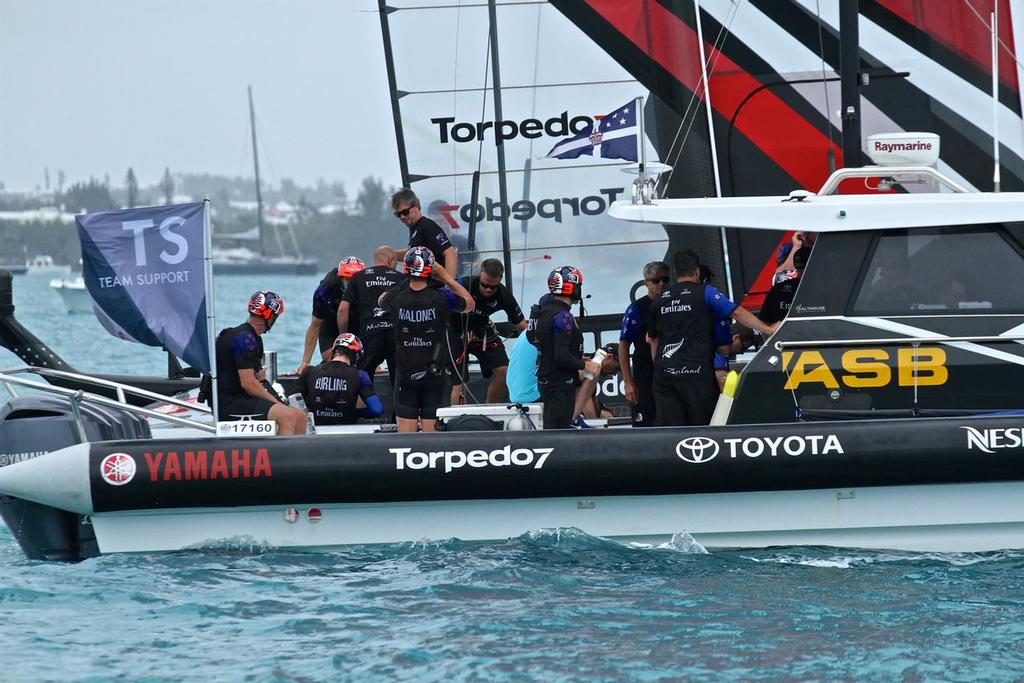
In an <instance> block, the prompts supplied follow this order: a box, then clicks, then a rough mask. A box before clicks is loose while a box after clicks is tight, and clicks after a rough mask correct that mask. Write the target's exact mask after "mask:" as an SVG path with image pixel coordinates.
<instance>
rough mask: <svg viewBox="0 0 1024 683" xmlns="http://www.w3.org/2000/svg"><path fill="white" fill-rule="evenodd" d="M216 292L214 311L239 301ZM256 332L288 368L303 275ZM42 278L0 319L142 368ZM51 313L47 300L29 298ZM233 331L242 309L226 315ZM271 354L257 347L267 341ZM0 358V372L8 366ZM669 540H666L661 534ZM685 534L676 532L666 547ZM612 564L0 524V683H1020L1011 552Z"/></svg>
mask: <svg viewBox="0 0 1024 683" xmlns="http://www.w3.org/2000/svg"><path fill="white" fill-rule="evenodd" d="M222 280H223V282H222V281H221V280H219V281H218V286H219V294H218V301H217V305H218V310H219V311H220V313H221V319H223V320H225V323H224V324H225V325H226V324H229V323H231V322H233V318H232V317H228V312H233V311H237V310H239V309H240V308H241V305H242V304H240V303H239V301H242V302H244V300H245V297H246V296H247V295H248V293H249V290H251V289H253V288H254V287H253V286H252V284H251V283H250V282H249V281H247V280H246V279H244V278H223V279H222ZM279 280H280V281H279V282H272V283H268V284H269V286H271V287H273V288H277V289H278V291H280V292H281V293H283V294H284V295H285V297H286V298H287V299H288V301H289V305H291V304H292V302H293V301H295V302H296V304H297V305H295V306H292V307H290V308H289V313H290V314H291V313H296V312H297V313H298V314H297V315H294V316H289V315H286V316H285V318H283V319H282V321H281V324H279V325H278V326H275V328H274V331H273V333H272V334H271V335H269V336H268V337H267V342H268V343H267V346H268V348H277V350H279V351H281V353H282V356H283V358H282V365H283V366H284V367H289V366H290V364H294V363H297V362H298V354H299V349H298V348H295V346H294V343H292V341H293V340H295V339H300V338H301V337H300V335H301V333H302V330H303V328H304V326H305V324H306V323H307V322H308V311H307V310H305V301H306V299H307V298H308V295H309V292H310V291H311V290H312V286H313V285H315V282H316V278H315V277H308V278H279ZM46 282H47V280H46V279H45V278H31V277H19V278H17V279H16V281H15V287H16V290H15V291H16V298H15V303H16V305H17V313H18V317H19V319H21V320H22V321H23V322H24V323H25V324H26V325H27V326H28V327H29V328H30V329H32V330H33V331H34V332H36V334H38V335H39V336H40V337H42V338H43V339H44V340H46V341H47V342H49V343H51V344H52V345H53V346H54V347H55V348H56V349H57V351H58V352H60V353H61V354H63V355H64V356H65V357H66V358H67V360H69V361H71V362H72V363H73V364H74V365H76V366H78V367H80V368H82V369H86V370H96V371H99V370H104V371H114V370H116V371H123V372H144V373H145V372H150V373H151V372H160V371H162V370H163V369H164V362H165V361H164V359H163V356H162V354H161V353H160V352H159V351H150V350H147V349H141V348H139V347H136V346H134V345H127V344H125V343H123V342H119V341H117V340H114V339H113V338H109V337H106V336H105V333H103V332H102V330H101V329H100V328H99V325H98V323H96V321H95V320H94V319H93V318H92V317H91V316H68V315H66V314H64V313H63V312H62V309H60V307H59V301H57V300H56V295H55V294H53V293H52V292H49V291H48V288H47V285H46ZM51 296H52V297H54V299H53V300H49V299H48V297H51ZM237 317H238V318H239V319H241V317H242V314H240V315H238V316H237ZM275 345H276V346H275ZM4 353H6V352H0V366H10V365H14V364H17V361H15V360H14V359H13V356H10V355H9V354H7V355H3V354H4ZM681 526H685V525H681ZM683 530H684V529H683V528H681V529H680V531H683ZM701 550H702V549H701V548H700V547H699V546H697V545H694V544H693V543H689V542H688V541H687V538H686V537H685V536H680V537H679V539H677V542H676V543H674V544H672V545H668V546H665V547H662V548H647V549H641V548H630V547H624V546H620V545H618V544H615V543H611V542H608V541H606V540H603V539H599V538H593V537H591V536H587V535H586V534H583V533H582V532H579V531H575V530H551V531H535V532H533V533H531V534H526V535H524V536H521V537H518V538H514V539H509V540H507V541H504V542H500V543H488V544H467V543H462V542H460V541H458V540H449V541H444V542H432V543H413V544H400V545H390V546H374V547H356V548H350V549H347V550H345V551H341V552H334V553H327V554H297V553H280V552H265V551H261V549H259V548H237V549H223V548H218V549H206V550H195V551H191V552H183V553H176V554H165V555H153V556H110V557H103V558H97V559H94V560H89V561H86V562H83V563H81V564H76V565H62V564H47V563H38V562H30V561H28V560H25V559H24V557H23V555H22V554H21V552H20V550H19V549H18V548H17V545H16V544H15V542H14V540H13V538H12V537H11V535H10V533H9V532H8V531H7V530H6V528H3V527H2V526H0V672H2V674H0V675H2V676H3V678H4V680H12V681H36V680H86V681H107V680H124V681H178V680H204V681H235V680H252V681H330V680H415V681H420V680H467V681H468V680H531V681H532V680H586V681H591V680H638V681H669V680H792V679H801V680H822V681H825V680H835V679H841V680H849V679H866V680H886V681H888V680H909V681H918V680H955V681H975V680H994V681H1003V680H1005V681H1010V680H1020V679H1021V678H1024V552H1019V551H1006V552H999V553H983V554H947V555H943V554H913V553H891V552H889V553H887V552H874V551H861V550H855V549H832V548H777V549H769V550H750V551H729V552H712V553H710V554H704V553H702V552H701Z"/></svg>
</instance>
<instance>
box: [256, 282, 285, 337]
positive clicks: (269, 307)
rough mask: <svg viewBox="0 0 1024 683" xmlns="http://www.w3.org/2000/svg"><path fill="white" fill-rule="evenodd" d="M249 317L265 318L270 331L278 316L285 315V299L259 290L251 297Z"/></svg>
mask: <svg viewBox="0 0 1024 683" xmlns="http://www.w3.org/2000/svg"><path fill="white" fill-rule="evenodd" d="M249 315H254V316H256V317H257V318H263V320H265V321H266V323H267V329H268V330H269V329H270V328H271V327H273V326H274V321H275V320H277V318H278V316H281V315H284V299H282V298H281V297H280V296H278V295H277V294H275V293H274V292H268V291H266V290H263V289H260V290H257V291H256V292H255V293H254V294H253V295H252V296H250V297H249Z"/></svg>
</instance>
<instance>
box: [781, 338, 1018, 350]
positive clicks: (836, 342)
mask: <svg viewBox="0 0 1024 683" xmlns="http://www.w3.org/2000/svg"><path fill="white" fill-rule="evenodd" d="M1003 341H1024V336H1020V335H1013V336H1000V335H995V336H985V337H896V338H890V339H821V340H811V341H777V342H775V343H774V344H773V346H774V347H775V349H776V350H777V351H782V350H783V349H785V348H807V347H818V346H877V345H879V344H881V345H883V346H885V345H890V346H898V345H910V346H913V345H915V344H949V343H952V342H1003Z"/></svg>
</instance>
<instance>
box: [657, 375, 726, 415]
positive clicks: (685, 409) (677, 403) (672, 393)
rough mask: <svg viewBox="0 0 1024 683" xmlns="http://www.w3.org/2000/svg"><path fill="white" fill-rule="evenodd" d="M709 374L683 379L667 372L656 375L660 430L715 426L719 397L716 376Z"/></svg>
mask: <svg viewBox="0 0 1024 683" xmlns="http://www.w3.org/2000/svg"><path fill="white" fill-rule="evenodd" d="M709 370H710V368H709ZM708 375H709V376H704V377H700V378H695V379H679V378H678V377H674V376H672V375H668V374H665V373H663V372H655V373H654V403H655V410H656V411H657V418H656V419H657V423H658V426H659V427H683V426H687V425H708V424H711V415H712V414H713V413H714V412H715V404H716V403H717V402H718V395H719V394H718V382H717V380H716V379H715V375H714V373H713V372H709V373H708Z"/></svg>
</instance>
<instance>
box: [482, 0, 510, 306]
mask: <svg viewBox="0 0 1024 683" xmlns="http://www.w3.org/2000/svg"><path fill="white" fill-rule="evenodd" d="M487 11H488V15H487V16H488V24H489V26H490V37H491V40H490V43H491V74H492V75H491V85H492V86H493V88H494V120H495V121H502V120H504V117H503V115H502V111H501V67H500V66H499V64H498V13H497V7H496V2H495V0H488V1H487ZM495 142H497V146H498V150H497V151H498V197H499V199H500V201H501V205H502V206H508V186H507V185H506V182H505V141H504V139H503V138H501V136H498V135H495ZM510 239H511V238H510V237H509V231H508V211H502V212H501V254H502V257H503V260H504V262H505V273H506V275H505V287H506V288H507V289H508V292H509V294H511V293H512V251H511V247H510V245H509V242H510Z"/></svg>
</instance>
